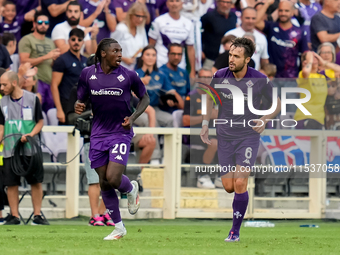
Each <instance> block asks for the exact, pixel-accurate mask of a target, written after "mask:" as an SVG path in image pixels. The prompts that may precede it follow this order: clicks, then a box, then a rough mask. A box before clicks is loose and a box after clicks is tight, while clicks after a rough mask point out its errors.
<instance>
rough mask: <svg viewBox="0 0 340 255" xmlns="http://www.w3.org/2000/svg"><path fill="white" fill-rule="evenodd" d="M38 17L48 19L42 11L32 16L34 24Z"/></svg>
mask: <svg viewBox="0 0 340 255" xmlns="http://www.w3.org/2000/svg"><path fill="white" fill-rule="evenodd" d="M40 16H46V17H47V18H48V16H47V15H46V14H45V13H43V12H42V11H38V12H36V13H35V14H34V22H37V20H38V18H39V17H40Z"/></svg>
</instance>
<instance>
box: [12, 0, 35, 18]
mask: <svg viewBox="0 0 340 255" xmlns="http://www.w3.org/2000/svg"><path fill="white" fill-rule="evenodd" d="M12 2H13V3H14V4H15V6H16V7H17V15H18V16H24V15H25V14H26V13H28V12H29V11H31V10H34V9H36V8H37V7H38V6H39V2H40V1H39V0H12ZM37 9H39V10H40V7H39V8H37ZM33 15H34V13H33Z"/></svg>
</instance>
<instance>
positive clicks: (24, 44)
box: [19, 36, 32, 54]
mask: <svg viewBox="0 0 340 255" xmlns="http://www.w3.org/2000/svg"><path fill="white" fill-rule="evenodd" d="M31 52H32V47H31V43H30V41H29V39H28V38H27V37H26V36H25V37H23V38H22V39H21V40H20V42H19V53H30V54H31Z"/></svg>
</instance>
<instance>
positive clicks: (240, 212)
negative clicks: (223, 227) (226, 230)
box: [230, 191, 249, 235]
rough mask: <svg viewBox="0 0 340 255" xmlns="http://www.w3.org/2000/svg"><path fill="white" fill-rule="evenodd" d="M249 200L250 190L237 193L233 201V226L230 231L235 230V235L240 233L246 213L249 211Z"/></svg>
mask: <svg viewBox="0 0 340 255" xmlns="http://www.w3.org/2000/svg"><path fill="white" fill-rule="evenodd" d="M248 201H249V196H248V191H246V192H244V193H241V194H238V193H235V196H234V201H233V227H232V228H231V230H230V232H234V234H235V235H239V234H240V228H241V224H242V220H243V217H244V214H245V213H246V211H247V206H248Z"/></svg>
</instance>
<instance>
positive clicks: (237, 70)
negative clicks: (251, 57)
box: [229, 62, 246, 73]
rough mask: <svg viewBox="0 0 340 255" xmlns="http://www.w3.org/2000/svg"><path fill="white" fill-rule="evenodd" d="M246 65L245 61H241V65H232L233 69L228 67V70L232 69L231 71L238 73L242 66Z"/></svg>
mask: <svg viewBox="0 0 340 255" xmlns="http://www.w3.org/2000/svg"><path fill="white" fill-rule="evenodd" d="M245 65H246V62H243V65H240V66H236V65H235V67H234V70H233V69H230V67H229V69H230V71H232V72H233V73H238V72H240V71H242V69H243V68H244V66H245Z"/></svg>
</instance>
